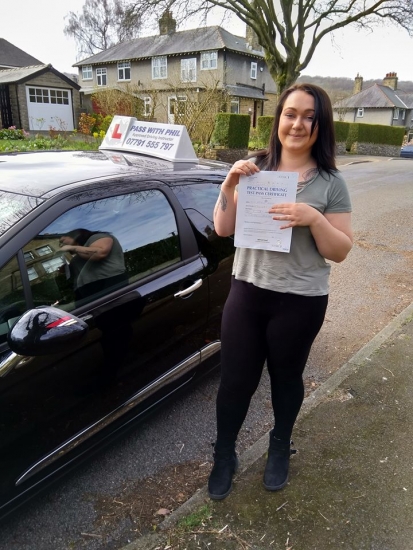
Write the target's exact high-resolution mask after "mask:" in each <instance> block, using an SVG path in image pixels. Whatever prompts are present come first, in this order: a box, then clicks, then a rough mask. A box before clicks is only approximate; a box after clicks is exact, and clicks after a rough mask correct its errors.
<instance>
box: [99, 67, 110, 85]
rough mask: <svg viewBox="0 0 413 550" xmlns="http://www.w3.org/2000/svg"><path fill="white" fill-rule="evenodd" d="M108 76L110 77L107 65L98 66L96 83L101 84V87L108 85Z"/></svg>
mask: <svg viewBox="0 0 413 550" xmlns="http://www.w3.org/2000/svg"><path fill="white" fill-rule="evenodd" d="M107 78H108V72H107V69H106V67H96V85H97V86H99V87H100V88H102V87H104V86H106V85H107ZM103 81H104V82H103Z"/></svg>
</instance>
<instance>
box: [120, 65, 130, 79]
mask: <svg viewBox="0 0 413 550" xmlns="http://www.w3.org/2000/svg"><path fill="white" fill-rule="evenodd" d="M118 80H130V61H122V63H118Z"/></svg>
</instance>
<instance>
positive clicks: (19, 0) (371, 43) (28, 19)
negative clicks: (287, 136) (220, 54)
mask: <svg viewBox="0 0 413 550" xmlns="http://www.w3.org/2000/svg"><path fill="white" fill-rule="evenodd" d="M5 2H6V0H0V6H1V4H3V3H5ZM83 4H84V0H66V1H62V0H35V1H33V0H11V1H10V2H7V8H6V9H5V10H1V12H2V13H1V17H0V38H5V39H6V40H8V41H9V42H11V43H12V44H13V45H14V46H17V47H18V48H20V49H22V50H24V51H25V52H26V53H28V54H30V55H32V56H33V57H35V58H36V59H39V60H40V61H42V62H43V63H51V64H52V65H53V67H54V68H55V69H57V70H58V71H60V72H72V73H73V72H74V73H76V72H77V70H76V69H75V68H73V67H72V65H73V63H76V61H78V58H77V52H76V44H75V42H74V40H73V39H71V38H68V37H67V36H65V34H64V33H63V29H64V27H65V25H66V22H65V19H64V18H65V16H66V15H67V14H68V13H69V11H73V12H75V13H80V11H81V9H82V6H83ZM207 23H208V25H215V24H218V20H215V21H214V20H212V19H210V20H208V22H207ZM223 26H224V28H226V29H227V30H228V31H229V32H232V33H233V34H236V35H241V36H243V35H244V33H245V25H244V24H243V23H242V22H241V21H239V20H237V19H236V18H235V19H234V18H233V19H232V20H231V21H230V22H229V23H225V24H224V25H223ZM192 27H193V26H192ZM188 28H189V27H188ZM178 30H184V29H183V28H178ZM152 34H155V32H154V33H152ZM412 51H413V38H410V37H409V36H408V34H407V32H406V31H405V30H404V29H401V28H396V27H382V28H378V29H375V30H374V32H372V33H369V32H368V31H363V32H360V31H357V30H353V29H351V28H350V27H345V28H344V29H341V30H339V31H337V32H336V33H335V35H334V41H333V42H332V40H331V38H330V37H329V35H328V36H326V37H324V38H323V40H322V41H321V43H320V45H319V46H318V48H317V49H316V52H315V55H314V57H313V60H312V61H311V62H310V64H309V65H308V67H307V68H306V69H304V70H303V72H302V74H303V75H309V76H330V77H348V78H351V79H354V77H355V76H357V74H359V75H360V76H362V77H363V78H364V80H369V79H382V78H384V77H385V75H386V73H389V72H396V73H397V75H398V77H399V80H410V81H413V65H412V64H411V63H410V62H409V59H410V58H411V55H410V54H411V52H412Z"/></svg>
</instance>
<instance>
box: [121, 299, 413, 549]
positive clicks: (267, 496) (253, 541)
mask: <svg viewBox="0 0 413 550" xmlns="http://www.w3.org/2000/svg"><path fill="white" fill-rule="evenodd" d="M293 439H294V444H295V445H294V446H295V447H296V448H297V450H298V452H297V454H296V455H294V456H292V458H291V464H290V480H289V483H288V484H287V486H286V487H285V488H284V489H282V490H281V491H277V492H269V491H266V490H265V489H264V487H263V484H262V475H263V471H264V467H265V460H266V451H267V447H268V435H265V436H264V437H262V438H261V439H260V440H259V441H257V443H255V444H254V445H253V447H251V448H250V449H248V450H247V451H246V452H245V453H244V454H242V455H241V456H240V469H239V471H238V473H237V474H236V476H235V478H234V487H233V491H232V492H231V494H230V495H229V496H228V497H227V498H226V499H225V500H223V501H219V502H217V501H211V500H210V499H209V498H208V496H207V491H206V488H203V489H201V490H199V491H198V492H197V493H196V494H195V495H193V497H192V498H191V499H189V500H188V501H187V502H186V503H185V504H184V505H182V506H181V507H180V508H178V509H177V510H175V511H174V512H173V513H172V514H171V515H170V516H168V517H166V518H165V520H164V521H163V522H162V523H161V524H160V526H159V528H158V531H157V532H155V533H151V534H149V535H146V536H142V537H141V538H139V539H137V540H136V541H134V542H132V543H130V544H128V545H127V546H125V547H124V548H123V549H122V550H168V549H170V550H175V549H181V550H184V549H186V550H191V549H199V548H202V549H206V548H209V549H211V550H215V549H223V550H232V549H234V550H238V549H243V550H245V549H249V548H251V549H254V550H327V549H334V550H338V549H344V550H364V549H366V550H367V549H368V550H413V304H411V305H410V306H409V307H407V308H406V309H405V310H404V311H403V312H402V313H400V314H399V315H398V316H397V317H395V318H394V319H393V320H392V321H391V322H390V323H389V325H387V327H385V328H384V329H383V330H382V331H381V332H379V333H378V334H377V335H376V336H375V337H374V338H373V339H372V340H371V341H370V342H369V343H368V344H367V345H366V346H364V347H363V348H362V349H361V350H360V351H359V352H358V353H356V354H355V355H354V356H353V357H352V358H351V359H350V360H349V361H348V362H347V363H345V364H344V365H343V366H342V367H341V368H340V369H339V370H338V371H336V372H335V373H334V374H333V375H332V376H331V377H330V378H329V379H328V380H327V381H326V382H325V383H324V384H323V385H321V386H320V387H319V388H317V389H316V390H315V391H314V392H313V393H312V394H310V395H309V397H307V398H306V399H305V400H304V404H303V407H302V409H301V411H300V415H299V417H298V419H297V423H296V426H295V428H294V433H293Z"/></svg>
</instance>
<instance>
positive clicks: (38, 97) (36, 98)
mask: <svg viewBox="0 0 413 550" xmlns="http://www.w3.org/2000/svg"><path fill="white" fill-rule="evenodd" d="M29 99H30V103H50V98H49V90H48V88H29Z"/></svg>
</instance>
